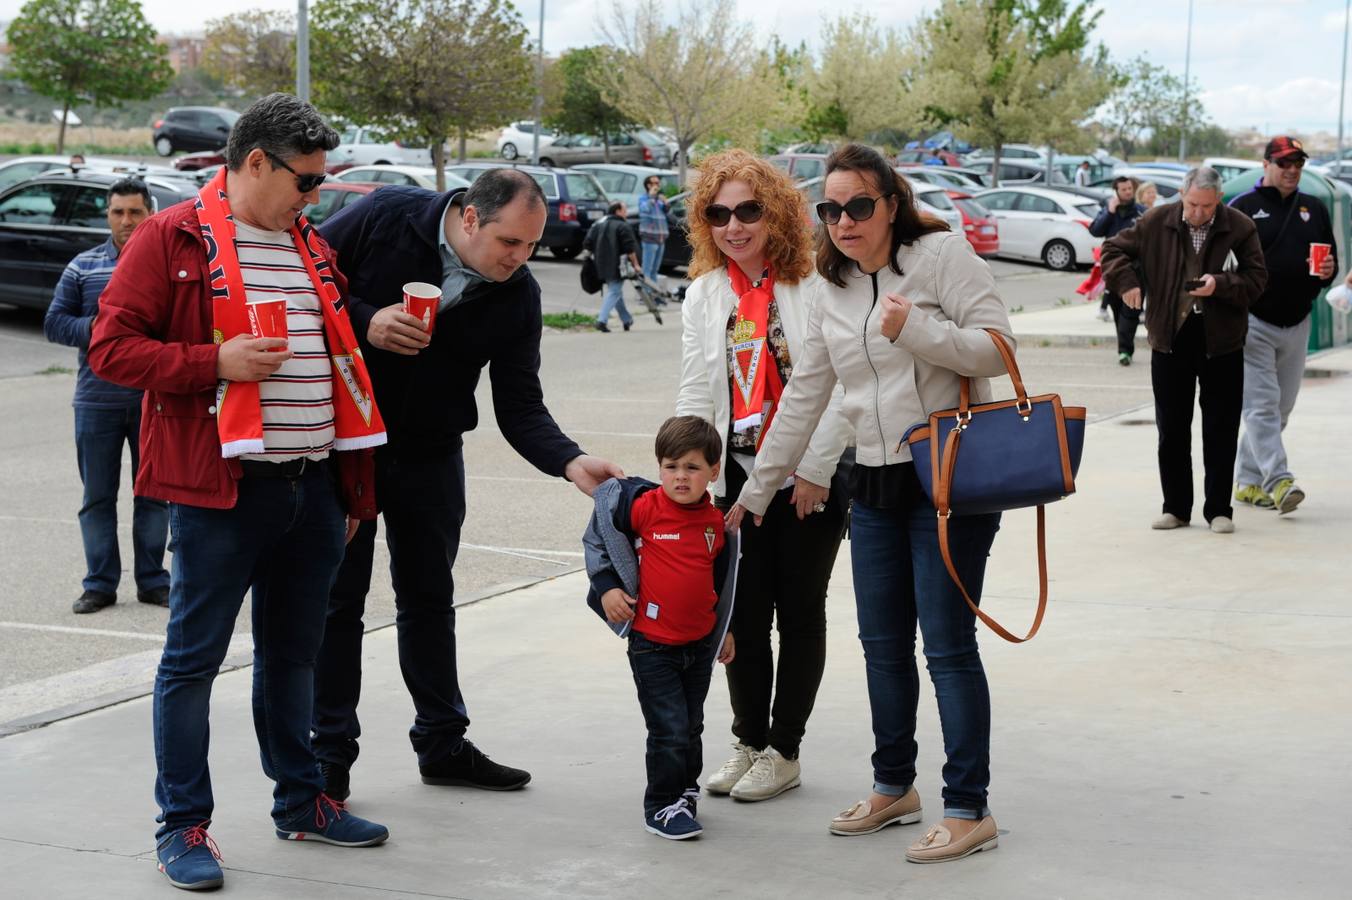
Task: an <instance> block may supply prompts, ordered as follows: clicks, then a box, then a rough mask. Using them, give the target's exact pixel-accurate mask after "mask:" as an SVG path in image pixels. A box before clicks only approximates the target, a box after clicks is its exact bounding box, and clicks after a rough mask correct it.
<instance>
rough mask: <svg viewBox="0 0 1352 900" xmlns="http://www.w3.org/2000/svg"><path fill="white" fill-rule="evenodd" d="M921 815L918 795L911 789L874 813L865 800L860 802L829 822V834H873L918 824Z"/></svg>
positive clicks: (848, 835)
mask: <svg viewBox="0 0 1352 900" xmlns="http://www.w3.org/2000/svg"><path fill="white" fill-rule="evenodd" d="M922 813H923V811H922V810H921V808H920V794H919V793H918V792H917V791H916V789H915V788H914V787H913V788H911V789H910V790H909V791H907V792H906V793H905V794H903V795H902V796H900V797H898V798H897V799H895V800H893V801H892V802H891V803H889V804H887V805H886V806H884V807H883V808H882V809H879V810H876V811H875V810H874V809H873V808H872V807H871V806H870V804H869V802H868V801H867V800H860V801H859V802H858V803H856V804H855V805H854V806H851V807H850V808H849V809H847V810H845V811H844V812H842V813H841V814H840V815H838V816H836V817H835V818H834V819H832V820H831V826H830V832H831V833H832V834H839V835H841V836H843V837H854V836H855V835H858V834H873V832H875V831H881V830H882V829H884V828H886V827H887V826H888V825H892V824H898V825H910V824H911V823H913V822H919V821H920V817H921V815H922Z"/></svg>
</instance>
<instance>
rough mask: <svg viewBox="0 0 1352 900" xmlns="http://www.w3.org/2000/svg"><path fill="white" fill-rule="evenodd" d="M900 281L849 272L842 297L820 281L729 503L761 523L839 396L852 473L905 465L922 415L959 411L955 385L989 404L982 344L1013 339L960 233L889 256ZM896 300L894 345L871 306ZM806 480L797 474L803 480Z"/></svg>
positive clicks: (991, 354)
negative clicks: (911, 432) (848, 430)
mask: <svg viewBox="0 0 1352 900" xmlns="http://www.w3.org/2000/svg"><path fill="white" fill-rule="evenodd" d="M897 261H898V263H899V264H900V267H901V270H902V271H903V272H904V273H905V274H904V275H898V274H897V273H896V272H894V271H892V269H891V267H884V268H883V269H882V270H881V271H879V272H877V273H875V274H874V275H865V274H864V273H863V272H861V271H860V270H859V268H858V267H857V266H852V267H851V268H850V269H849V271H848V274H846V276H845V287H843V288H838V287H836V286H835V285H833V284H830V283H829V282H826V281H824V280H823V281H822V282H821V287H820V289H819V290H818V296H817V302H816V303H814V304H812V305H811V309H812V313H811V318H810V319H809V322H808V334H807V340H806V343H805V345H804V347H803V350H802V352H800V353H799V354H798V355H797V356H796V357H795V358H794V365H793V379H792V380H791V381H790V382H789V384H788V386H787V387H786V388H785V391H784V396H783V397H782V398H781V399H780V403H779V411H778V412H777V413H776V414H775V419H774V422H773V423H772V424H771V425H770V433H769V434H768V435H766V437H765V441H764V442H763V443H762V444H761V449H760V453H759V454H757V456H756V468H755V471H754V472H752V474H751V477H750V478H749V479H748V480H747V483H746V487H744V488H743V489H742V494H741V497H740V498H739V501H740V503H741V504H742V506H744V507H746V508H747V509H748V510H750V511H751V512H753V513H757V514H760V513H764V512H765V509H766V507H767V506H768V505H769V503H770V500H771V499H772V497H773V496H774V492H775V489H776V488H777V487H778V486H779V485H780V484H781V483H782V482H783V480H784V476H785V475H787V474H789V473H790V472H792V471H793V469H794V467H795V466H796V465H797V464H798V460H799V458H800V457H803V454H804V453H805V451H806V450H807V449H808V447H809V446H810V445H811V442H813V441H814V440H815V435H814V431H813V430H814V429H815V428H816V427H817V421H818V420H819V419H821V418H822V417H823V413H825V412H826V410H827V407H828V405H829V404H830V403H831V399H832V397H833V390H834V389H835V388H836V386H837V382H839V383H840V385H843V386H844V389H845V402H844V412H845V416H846V418H848V419H849V422H850V425H851V426H852V428H853V430H854V439H855V447H856V448H857V449H856V456H855V458H856V462H857V463H858V464H860V465H865V466H884V465H890V464H892V463H901V462H907V461H908V460H910V458H911V449H910V447H909V446H907V445H906V444H905V443H904V442H903V441H902V435H904V434H905V433H906V429H908V428H909V427H910V426H912V425H915V424H916V423H918V422H923V421H925V420H926V419H927V418H928V416H929V414H930V413H931V412H934V411H936V410H941V409H948V408H950V407H954V406H957V405H958V385H959V376H960V375H968V376H971V377H972V378H973V381H972V390H973V397H972V399H973V402H977V401H979V400H980V401H984V400H989V399H990V383H989V382H988V381H987V380H986V379H987V378H990V377H993V376H998V375H1003V374H1004V372H1005V366H1004V362H1003V361H1002V360H1001V358H1000V354H999V351H997V350H996V349H995V345H994V343H992V341H991V339H990V336H989V335H987V334H986V333H985V332H984V331H983V330H982V329H985V328H993V329H995V330H996V331H998V332H1000V333H1001V334H1002V335H1004V336H1006V337H1008V338H1009V339H1010V342H1011V349H1012V348H1013V334H1012V332H1011V330H1010V326H1009V316H1008V315H1007V314H1006V312H1005V305H1004V303H1003V302H1001V300H1000V298H999V296H998V295H997V294H996V293H995V279H994V278H993V277H992V276H991V271H990V267H989V266H987V265H986V263H985V262H984V261H983V260H981V259H980V258H979V257H977V255H976V253H974V252H973V251H972V247H971V245H970V244H969V243H968V242H967V238H966V237H964V236H963V235H962V234H961V233H955V232H935V233H931V234H927V235H924V236H923V237H921V238H920V239H918V240H917V241H915V242H914V243H913V244H911V246H909V247H907V246H904V245H903V246H902V247H901V248H900V249H899V250H898V251H897ZM888 293H892V294H900V295H902V296H904V297H905V298H906V299H908V300H910V301H911V303H912V304H913V305H912V306H911V310H910V313H909V314H908V315H907V317H906V324H905V325H904V326H903V327H902V329H901V333H900V334H899V335H898V336H897V340H896V342H895V343H893V342H890V341H888V340H887V338H885V337H883V334H882V326H881V321H882V320H881V316H882V314H881V310H880V306H879V302H878V300H879V298H880V297H881V296H882V295H883V294H888ZM804 474H806V473H804Z"/></svg>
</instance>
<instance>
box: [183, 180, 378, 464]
mask: <svg viewBox="0 0 1352 900" xmlns="http://www.w3.org/2000/svg"><path fill="white" fill-rule="evenodd" d="M225 177H226V170H225V168H224V167H222V168H221V170H220V172H218V173H217V175H216V177H215V178H213V179H212V180H211V181H210V182H209V183H208V184H207V185H206V186H205V187H204V188H202V190H201V191H200V192H199V193H198V195H197V205H196V211H197V221H198V222H199V223H200V225H201V227H202V240H203V242H204V243H205V244H206V251H207V272H208V276H209V278H210V280H211V321H212V338H213V340H215V342H216V343H217V344H222V343H224V342H226V341H228V340H230V339H231V338H233V337H235V336H236V335H239V334H250V333H251V331H250V329H249V315H248V311H247V309H246V307H245V303H244V300H245V292H244V277H243V275H242V274H241V273H240V268H239V254H238V253H237V252H236V250H235V220H234V217H233V216H232V215H231V213H230V201H229V200H228V199H227V198H226V196H225ZM291 239H292V240H293V241H295V243H296V250H297V252H298V253H299V254H300V258H301V261H302V262H304V263H305V268H306V270H307V271H308V272H309V274H310V281H311V283H313V284H314V288H315V293H316V294H317V295H318V296H319V308H320V310H321V311H322V312H323V316H324V342H325V345H326V346H327V347H328V351H329V357H330V359H331V360H332V361H333V420H334V422H333V424H334V438H333V448H334V449H335V450H359V449H361V448H363V447H375V446H378V445H380V444H383V443H385V441H386V437H385V423H384V422H383V421H382V420H381V418H380V410H379V409H377V408H376V401H375V394H374V392H373V391H372V389H371V376H370V375H369V374H368V373H367V371H366V362H365V360H363V359H362V356H361V348H360V347H359V346H358V344H357V338H356V336H355V335H354V334H353V332H352V323H351V322H350V321H349V320H348V316H347V305H346V303H345V302H344V301H343V297H342V295H341V294H340V293H339V292H338V284H337V282H335V281H334V278H333V272H332V270H331V269H330V267H329V262H328V260H327V259H325V258H324V255H323V254H322V253H320V252H319V236H318V235H317V234H316V233H315V230H314V228H313V227H312V226H311V225H310V223H309V222H308V221H306V219H305V217H304V216H301V217H300V218H298V219H297V220H296V224H295V225H293V226H292V227H291ZM216 428H217V431H218V432H219V433H220V437H221V456H224V457H227V458H228V457H232V456H242V455H244V454H246V453H262V452H263V450H264V447H263V408H262V405H261V404H260V403H259V396H258V382H256V381H225V380H222V381H221V383H220V385H219V386H218V387H217V389H216Z"/></svg>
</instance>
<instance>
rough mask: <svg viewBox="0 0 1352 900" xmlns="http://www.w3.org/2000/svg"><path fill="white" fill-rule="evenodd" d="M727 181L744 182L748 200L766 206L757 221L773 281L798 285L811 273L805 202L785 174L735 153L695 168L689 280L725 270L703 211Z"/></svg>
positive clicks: (688, 220) (722, 154) (690, 202)
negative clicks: (762, 229)
mask: <svg viewBox="0 0 1352 900" xmlns="http://www.w3.org/2000/svg"><path fill="white" fill-rule="evenodd" d="M729 181H745V182H746V183H747V184H748V185H750V186H751V194H752V196H754V197H755V198H756V200H757V201H758V202H759V203H760V204H761V205H762V206H764V207H765V214H764V215H763V216H762V218H761V221H762V222H764V223H765V229H766V232H767V235H766V241H765V258H766V261H767V262H768V263H769V264H770V267H771V269H772V270H773V272H774V276H775V280H776V281H779V282H783V283H784V284H797V283H798V282H799V281H801V280H802V279H803V278H804V277H805V276H806V275H807V274H808V273H809V272H811V271H812V236H811V232H810V231H809V225H808V218H807V202H806V201H805V200H804V199H803V194H802V192H800V191H799V190H798V189H797V188H795V187H794V186H793V182H791V181H790V180H789V176H788V175H786V174H785V173H783V172H781V171H780V170H779V169H776V168H775V167H774V166H772V165H770V164H769V163H768V162H766V161H765V160H763V159H760V158H758V157H756V156H752V155H751V154H750V153H748V152H746V151H745V150H736V149H733V150H723V151H720V152H718V153H715V154H714V155H712V156H710V157H708V158H707V159H705V160H704V161H703V162H702V163H701V164H700V167H699V175H698V177H697V178H696V180H695V188H694V190H693V191H691V193H690V197H689V199H687V200H686V209H687V210H688V215H687V218H686V223H687V227H688V228H689V239H690V277H691V278H698V277H699V276H701V275H703V274H704V273H705V272H712V271H714V270H716V269H721V268H722V267H723V266H725V265H727V262H728V261H727V258H726V257H724V256H723V252H722V251H721V250H719V249H718V246H717V245H716V244H715V243H714V237H713V232H712V230H711V227H712V226H710V225H709V220H708V219H706V218H705V217H704V209H705V207H707V206H709V205H710V204H711V203H713V202H714V198H715V197H716V196H718V192H719V191H720V190H722V189H723V185H725V184H727V183H728V182H729Z"/></svg>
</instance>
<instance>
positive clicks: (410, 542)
mask: <svg viewBox="0 0 1352 900" xmlns="http://www.w3.org/2000/svg"><path fill="white" fill-rule="evenodd" d="M376 496H377V497H378V498H379V499H380V505H381V507H382V509H381V512H382V514H383V516H384V518H385V542H386V544H387V545H388V546H389V551H390V576H391V579H392V581H393V584H394V605H395V610H396V612H395V628H396V630H397V631H398V637H399V669H400V671H401V672H402V673H403V676H404V684H405V686H407V688H408V692H409V695H410V696H411V697H412V698H413V707H414V709H415V711H416V716H415V717H414V720H413V727H412V728H411V729H410V730H409V738H410V739H411V740H412V742H413V749H414V751H415V752H416V753H417V754H418V763H419V764H420V765H427V764H429V763H433V762H436V761H437V760H439V759H441V758H443V757H445V756H447V755H448V754H450V753H451V752H453V751H455V750H457V749H459V747H460V744H461V742H462V740H463V739H464V736H465V730H466V729H467V728H468V727H469V714H468V713H467V712H466V711H465V701H464V698H462V697H461V696H460V683H459V679H458V677H457V674H456V650H455V605H454V602H455V581H454V579H452V577H451V568H452V567H453V566H454V565H455V556H456V552H457V551H458V550H459V549H460V527H461V525H462V524H464V521H465V460H464V457H463V455H462V454H461V452H460V451H459V450H456V451H454V452H450V453H443V454H436V455H431V456H420V457H409V456H397V455H396V454H395V453H393V452H391V451H386V450H383V449H382V450H379V451H377V453H376ZM375 539H376V523H375V522H363V523H362V524H361V527H360V528H358V529H357V536H356V537H354V538H353V539H352V542H351V543H350V544H348V545H347V555H346V556H345V557H344V559H343V564H342V567H341V568H340V569H339V570H338V579H337V581H336V582H335V583H334V585H333V593H332V595H331V597H330V599H329V618H328V627H327V630H326V632H325V634H324V648H323V650H322V651H320V654H319V666H318V668H317V669H316V672H315V720H314V743H315V753H316V754H317V755H318V756H319V758H320V759H321V760H324V761H327V762H336V763H339V764H341V765H343V766H346V767H349V768H350V767H351V766H352V763H353V762H355V761H356V759H357V754H358V751H359V747H358V745H357V738H358V737H360V736H361V724H360V722H359V721H358V719H357V701H358V700H359V699H360V697H361V643H362V632H363V628H362V616H363V614H364V613H365V610H366V594H367V591H369V590H370V588H371V564H372V555H373V554H374V552H375Z"/></svg>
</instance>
